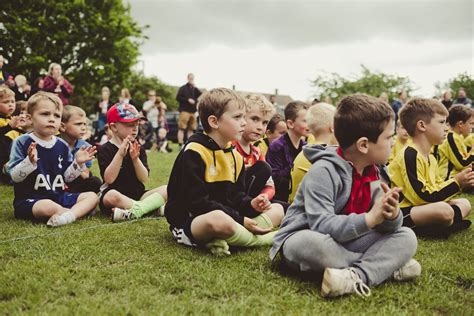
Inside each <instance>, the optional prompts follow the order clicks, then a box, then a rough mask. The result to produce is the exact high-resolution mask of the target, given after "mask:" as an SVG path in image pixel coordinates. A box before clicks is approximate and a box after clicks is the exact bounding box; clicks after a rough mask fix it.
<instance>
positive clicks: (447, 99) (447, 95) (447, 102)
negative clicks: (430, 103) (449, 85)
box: [441, 90, 453, 110]
mask: <svg viewBox="0 0 474 316" xmlns="http://www.w3.org/2000/svg"><path fill="white" fill-rule="evenodd" d="M441 103H443V105H444V106H445V107H446V110H449V108H450V107H451V105H453V99H452V98H451V91H450V90H446V91H444V93H443V99H442V100H441Z"/></svg>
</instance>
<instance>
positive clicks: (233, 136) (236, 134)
mask: <svg viewBox="0 0 474 316" xmlns="http://www.w3.org/2000/svg"><path fill="white" fill-rule="evenodd" d="M244 115H245V109H243V108H239V106H238V105H237V103H235V102H232V101H231V102H230V103H229V104H228V105H227V110H226V111H225V112H224V113H223V114H222V116H221V117H220V118H219V119H218V122H219V127H218V132H219V134H220V135H221V137H222V140H224V141H226V142H229V141H231V140H240V138H241V137H242V134H243V132H244V129H245V125H246V124H247V123H246V122H245V118H244Z"/></svg>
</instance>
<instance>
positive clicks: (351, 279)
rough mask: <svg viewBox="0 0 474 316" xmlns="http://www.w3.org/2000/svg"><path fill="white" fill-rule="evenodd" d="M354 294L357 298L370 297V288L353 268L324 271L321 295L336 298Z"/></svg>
mask: <svg viewBox="0 0 474 316" xmlns="http://www.w3.org/2000/svg"><path fill="white" fill-rule="evenodd" d="M350 293H356V294H357V295H359V296H364V297H367V296H370V288H369V287H368V286H367V285H366V284H365V283H364V282H362V279H361V278H360V276H359V275H358V274H357V272H356V270H355V269H354V268H346V269H332V268H326V270H324V277H323V283H322V285H321V295H322V296H323V297H336V296H341V295H344V294H350Z"/></svg>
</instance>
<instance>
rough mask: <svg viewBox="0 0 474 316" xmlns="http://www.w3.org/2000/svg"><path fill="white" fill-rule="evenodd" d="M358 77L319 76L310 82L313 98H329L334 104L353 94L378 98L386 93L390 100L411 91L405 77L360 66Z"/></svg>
mask: <svg viewBox="0 0 474 316" xmlns="http://www.w3.org/2000/svg"><path fill="white" fill-rule="evenodd" d="M361 68H362V73H361V74H360V75H357V76H354V77H351V78H346V77H343V76H341V75H339V74H337V73H330V74H327V73H324V74H320V75H318V76H317V77H316V79H314V80H313V81H312V86H313V87H315V93H314V96H315V97H319V99H320V100H324V99H325V98H326V97H329V98H330V99H331V101H332V102H333V103H336V102H337V101H338V100H340V99H341V98H342V97H343V96H346V95H349V94H353V93H366V94H369V95H373V96H377V97H378V96H380V95H381V94H382V93H384V92H385V93H386V94H387V95H388V97H389V99H390V100H393V99H394V98H397V97H398V95H397V92H398V91H401V90H405V91H406V92H407V93H408V94H409V93H410V92H411V91H412V90H413V87H412V83H411V82H410V79H408V78H407V77H401V76H396V75H390V74H384V73H381V72H373V71H370V70H369V69H368V68H367V67H365V66H364V65H361Z"/></svg>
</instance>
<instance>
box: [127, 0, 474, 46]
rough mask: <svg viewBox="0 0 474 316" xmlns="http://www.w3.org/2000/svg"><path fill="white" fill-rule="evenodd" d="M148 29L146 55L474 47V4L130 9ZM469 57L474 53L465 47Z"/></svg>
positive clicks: (203, 4)
mask: <svg viewBox="0 0 474 316" xmlns="http://www.w3.org/2000/svg"><path fill="white" fill-rule="evenodd" d="M130 4H131V6H132V15H133V16H134V18H135V19H136V20H137V21H138V22H139V23H140V24H142V25H145V24H148V25H150V28H149V29H148V30H147V31H146V34H147V35H148V36H149V38H150V39H149V40H148V41H147V42H146V43H145V44H144V46H143V47H142V53H144V54H148V53H153V52H157V51H160V52H188V51H190V50H196V49H199V48H203V47H206V46H208V45H210V44H213V43H216V44H222V45H226V46H230V47H238V48H246V47H253V46H256V45H259V44H268V45H271V46H273V47H276V48H278V49H292V48H300V47H305V46H309V45H326V44H338V43H349V42H353V41H367V40H370V39H373V38H387V39H394V40H400V41H406V42H418V41H422V40H430V39H439V40H446V41H453V40H455V41H459V40H464V41H466V40H470V41H471V42H472V39H473V13H472V12H473V2H472V1H469V0H468V1H426V0H417V1H411V2H410V1H390V0H389V1H378V2H374V1H312V2H309V1H291V2H290V1H263V0H259V1H232V2H228V1H186V2H183V1H158V2H154V1H139V0H134V1H130ZM465 49H470V47H466V48H465Z"/></svg>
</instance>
